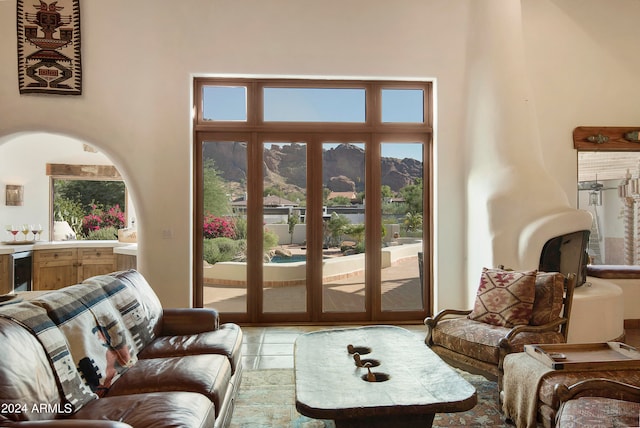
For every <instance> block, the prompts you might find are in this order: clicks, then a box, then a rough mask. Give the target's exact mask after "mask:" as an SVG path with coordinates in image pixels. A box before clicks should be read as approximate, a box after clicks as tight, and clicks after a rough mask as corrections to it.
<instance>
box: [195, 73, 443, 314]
mask: <svg viewBox="0 0 640 428" xmlns="http://www.w3.org/2000/svg"><path fill="white" fill-rule="evenodd" d="M205 86H244V87H246V88H247V104H246V106H247V120H246V121H222V120H205V119H204V118H203V111H204V108H203V101H204V100H203V95H202V94H203V87H205ZM265 87H289V88H328V89H329V88H330V89H335V88H352V89H364V90H365V94H366V95H365V103H366V105H365V108H366V117H365V122H360V123H351V122H347V123H345V122H282V121H271V122H265V121H263V120H262V118H263V99H262V93H263V90H262V89H263V88H265ZM193 89H194V96H193V101H194V106H193V111H194V115H193V133H194V134H193V135H194V139H193V140H194V163H193V165H194V176H193V182H194V195H200V194H201V193H202V153H201V152H202V149H201V146H202V143H203V142H204V141H206V140H207V139H211V138H212V136H214V135H215V139H217V140H221V139H222V138H224V137H226V138H229V139H232V138H234V137H233V136H234V135H238V136H243V137H244V138H246V141H247V142H248V143H249V148H248V162H249V164H248V165H247V168H248V169H249V170H253V171H255V172H257V173H259V174H260V175H259V176H260V179H261V177H262V175H261V171H262V165H260V164H259V162H258V161H256V159H260V156H258V155H256V154H255V153H253V152H255V151H257V148H255V147H254V148H251V146H252V145H256V144H255V142H257V140H258V135H259V134H271V135H277V134H278V133H282V134H283V135H286V134H296V133H304V134H309V135H315V136H322V137H323V138H324V137H326V136H330V135H332V134H333V135H335V136H341V138H342V139H345V138H347V139H348V138H351V137H355V138H357V136H363V135H364V136H366V137H367V138H366V139H367V140H368V141H369V143H368V146H367V152H366V153H367V154H366V165H367V168H368V170H370V171H376V166H375V162H376V161H378V162H379V160H380V151H381V144H382V143H383V142H384V143H396V142H397V143H402V142H422V143H423V165H424V174H423V183H424V185H423V213H424V214H423V224H424V235H423V242H424V247H423V249H424V252H425V257H424V271H423V272H424V281H425V282H426V284H427V285H428V289H425V290H428V291H427V292H426V293H425V294H426V295H425V297H424V303H425V304H424V311H422V312H420V313H417V312H416V313H415V318H416V319H418V318H419V317H423V316H424V313H426V314H431V313H432V312H433V286H432V284H433V276H432V261H433V257H432V256H431V254H432V249H433V232H432V231H433V200H432V194H433V191H432V184H433V173H432V172H433V116H434V115H433V83H432V82H431V81H426V80H425V81H390V80H317V79H276V78H274V79H270V78H258V79H250V78H211V77H196V78H194V85H193ZM382 89H420V90H423V91H424V99H423V102H424V105H423V114H424V121H423V123H405V122H402V123H392V122H387V123H385V122H382V107H381V101H382V100H381V96H382ZM239 141H240V140H239ZM242 141H244V139H242ZM256 146H257V145H256ZM308 150H310V149H308ZM311 150H313V149H311ZM252 153H253V155H252ZM312 153H313V151H312ZM316 162H317V161H316ZM309 167H310V168H312V169H314V170H315V169H317V168H318V167H320V168H321V165H319V166H318V165H313V166H311V165H310V166H309ZM380 184H381V177H380V176H379V174H378V175H377V176H376V175H375V174H367V177H366V188H367V189H375V188H380ZM310 185H311V183H310ZM254 199H255V200H254ZM259 204H261V202H260V200H259V199H257V196H256V197H254V198H251V196H250V198H249V201H248V210H250V208H251V206H252V205H254V206H259ZM202 211H203V206H202V200H200V198H199V197H197V196H196V197H195V198H194V212H193V221H194V225H198V224H202V221H203V213H202ZM254 217H256V218H255V219H251V218H249V217H248V218H247V224H248V233H249V234H250V235H251V233H252V231H253V233H254V234H255V233H258V232H260V231H261V229H262V223H261V221H262V218H261V216H254ZM258 217H259V218H258ZM380 218H381V208H380V202H375V203H368V204H367V212H366V214H365V221H366V222H367V223H368V224H377V223H378V222H379V221H380ZM379 235H380V234H379V230H377V228H374V227H372V226H369V227H367V231H366V233H365V242H367V243H368V244H367V245H368V246H372V247H373V248H375V246H376V245H377V246H380V245H381V237H380V236H379ZM193 236H194V239H193V255H194V259H193V260H194V263H193V284H194V292H193V305H194V306H195V307H202V306H203V289H202V278H201V276H202V245H201V243H202V229H201V228H198V227H194V233H193ZM256 251H257V250H256ZM374 253H375V252H372V251H367V252H366V254H368V256H367V261H366V263H367V266H368V267H367V269H366V273H365V275H366V276H365V282H366V283H367V284H372V289H371V290H370V291H371V294H372V295H374V296H377V295H378V294H379V293H380V287H381V284H380V270H381V261H380V256H379V255H378V256H374V255H373V254H374ZM256 254H257V253H256ZM256 254H248V255H247V259H248V262H251V261H252V260H253V259H256V260H261V255H260V254H257V255H256ZM259 256H260V257H259ZM247 274H248V277H247V283H248V284H252V283H260V284H261V282H262V277H261V270H260V269H255V270H253V269H248V272H247ZM316 276H317V275H316ZM314 278H315V276H313V275H312V279H314ZM315 279H317V278H315ZM312 287H313V285H312ZM423 287H424V284H423ZM313 289H314V288H312V290H313ZM309 294H311V293H309ZM376 298H377V297H374V299H376ZM308 299H311V296H308ZM379 303H380V302H378V301H372V302H367V305H366V306H367V308H366V312H367V314H369V315H370V316H375V317H376V319H378V320H380V319H385V317H388V319H389V320H393V314H392V313H391V314H387V312H382V311H380V312H376V313H375V314H373V313H372V308H371V306H370V305H373V306H374V307H377V308H379V307H380V305H379ZM260 307H261V305H260V302H258V303H251V302H248V307H247V312H248V314H249V317H248V318H247V319H242V318H241V319H238V320H237V321H239V322H243V321H244V322H257V321H260V320H256V319H255V317H253V316H252V315H251V313H252V311H255V312H258V309H259V308H260ZM308 312H310V313H311V314H312V315H313V317H314V319H312V320H311V321H318V320H319V316H320V315H319V312H321V308H317V307H313V306H311V307H308ZM341 315H344V314H341ZM262 321H264V320H262ZM273 321H275V322H277V321H281V320H279V319H278V318H277V316H276V317H275V318H273ZM320 321H330V319H324V320H323V319H320ZM354 321H366V320H362V319H357V317H356V318H354Z"/></svg>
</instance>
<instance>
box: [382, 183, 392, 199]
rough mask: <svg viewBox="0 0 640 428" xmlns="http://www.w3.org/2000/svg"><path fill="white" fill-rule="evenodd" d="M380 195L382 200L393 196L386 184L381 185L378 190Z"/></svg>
mask: <svg viewBox="0 0 640 428" xmlns="http://www.w3.org/2000/svg"><path fill="white" fill-rule="evenodd" d="M380 194H381V195H382V199H384V198H390V197H392V196H393V191H392V190H391V187H389V186H388V185H386V184H383V185H382V187H381V189H380Z"/></svg>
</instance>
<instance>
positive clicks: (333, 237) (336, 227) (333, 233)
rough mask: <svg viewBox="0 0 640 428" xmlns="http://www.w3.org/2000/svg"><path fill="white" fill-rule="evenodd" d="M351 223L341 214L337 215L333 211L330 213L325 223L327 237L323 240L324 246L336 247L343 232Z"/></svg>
mask: <svg viewBox="0 0 640 428" xmlns="http://www.w3.org/2000/svg"><path fill="white" fill-rule="evenodd" d="M350 223H351V221H350V220H349V219H348V218H347V217H346V216H345V215H343V214H338V213H336V212H335V211H334V212H332V213H331V218H330V219H329V220H327V222H326V223H325V225H326V228H327V231H328V234H329V237H328V239H325V241H327V242H326V245H327V246H330V245H332V244H333V245H337V244H339V243H340V241H341V240H342V239H341V238H342V235H343V234H344V230H345V228H346V227H347V225H349V224H350Z"/></svg>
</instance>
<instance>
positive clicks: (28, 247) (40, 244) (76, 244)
mask: <svg viewBox="0 0 640 428" xmlns="http://www.w3.org/2000/svg"><path fill="white" fill-rule="evenodd" d="M18 242H19V241H18ZM82 247H90V248H96V247H111V248H113V249H114V250H113V252H114V253H117V254H118V253H119V254H129V255H135V254H136V250H137V244H131V243H124V242H120V241H86V240H82V241H80V240H79V241H36V242H35V243H32V244H19V245H16V244H6V243H0V255H2V254H12V253H19V252H21V251H33V250H55V249H63V248H82ZM131 247H133V248H131Z"/></svg>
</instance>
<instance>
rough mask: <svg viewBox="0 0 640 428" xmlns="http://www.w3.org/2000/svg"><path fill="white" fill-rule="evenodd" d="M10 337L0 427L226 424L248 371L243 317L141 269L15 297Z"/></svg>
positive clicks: (4, 318)
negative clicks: (190, 300) (179, 300)
mask: <svg viewBox="0 0 640 428" xmlns="http://www.w3.org/2000/svg"><path fill="white" fill-rule="evenodd" d="M20 300H21V301H20ZM0 344H2V358H0V427H32V426H33V427H40V426H47V427H85V428H92V427H105V428H106V427H112V428H115V427H117V428H124V427H129V426H130V427H134V428H143V427H154V428H156V427H163V426H171V427H215V428H219V427H225V426H227V425H228V424H229V421H230V419H231V414H232V411H233V401H234V397H235V394H236V392H237V389H238V387H239V385H240V380H241V376H242V359H241V349H242V348H241V347H242V330H241V329H240V327H239V326H237V325H235V324H231V323H227V324H220V323H219V318H218V314H217V313H216V312H215V311H214V310H211V309H202V308H191V309H163V308H162V306H161V305H160V301H159V300H158V298H157V296H156V295H155V293H154V292H153V290H152V288H151V287H150V286H149V284H148V283H147V281H146V280H145V279H144V278H143V276H142V275H141V274H140V273H138V272H137V271H135V270H131V271H126V272H118V273H114V274H111V275H102V276H99V277H94V278H90V279H88V280H86V281H84V282H83V283H82V284H79V285H74V286H71V287H65V288H63V289H60V290H56V291H52V292H50V293H46V294H44V295H41V296H37V297H33V298H26V297H25V298H24V299H21V298H20V297H18V298H15V299H13V301H10V302H8V303H5V304H4V305H2V306H0ZM83 353H85V355H84V356H82V354H83ZM79 357H82V358H79Z"/></svg>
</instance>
